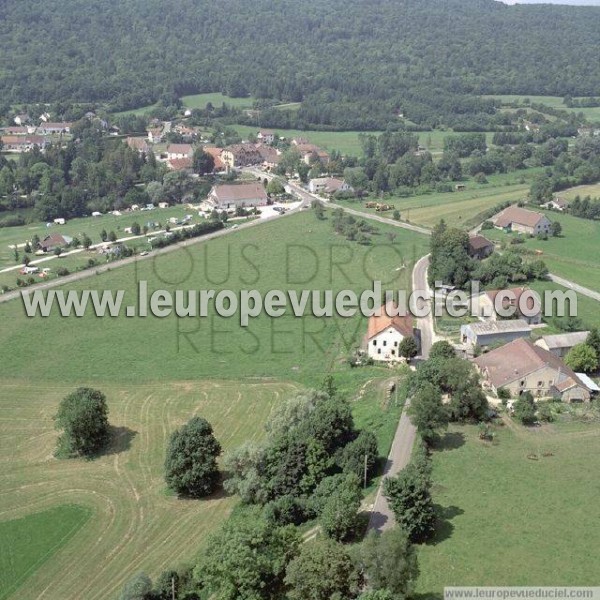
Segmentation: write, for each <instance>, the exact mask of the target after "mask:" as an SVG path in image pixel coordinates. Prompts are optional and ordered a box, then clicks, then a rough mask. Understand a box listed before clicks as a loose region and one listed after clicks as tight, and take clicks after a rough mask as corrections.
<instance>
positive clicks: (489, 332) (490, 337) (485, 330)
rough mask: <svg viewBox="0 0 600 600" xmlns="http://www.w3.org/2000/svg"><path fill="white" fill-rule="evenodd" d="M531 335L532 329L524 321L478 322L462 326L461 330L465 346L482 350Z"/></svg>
mask: <svg viewBox="0 0 600 600" xmlns="http://www.w3.org/2000/svg"><path fill="white" fill-rule="evenodd" d="M530 335H531V327H530V326H529V325H528V324H527V323H526V322H525V321H523V320H522V319H510V320H507V321H478V322H476V323H469V324H467V325H462V326H461V328H460V338H461V341H462V343H463V344H466V345H468V346H480V347H482V348H486V347H489V346H492V345H494V344H498V343H501V342H505V343H506V342H511V341H513V340H516V339H518V338H523V337H529V336H530Z"/></svg>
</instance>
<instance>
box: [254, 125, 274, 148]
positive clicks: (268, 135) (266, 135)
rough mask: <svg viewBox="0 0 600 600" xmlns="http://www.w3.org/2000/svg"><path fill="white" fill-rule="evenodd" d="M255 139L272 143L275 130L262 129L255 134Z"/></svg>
mask: <svg viewBox="0 0 600 600" xmlns="http://www.w3.org/2000/svg"><path fill="white" fill-rule="evenodd" d="M256 139H257V140H259V141H260V142H263V143H264V144H272V143H273V142H274V141H275V132H274V131H270V130H268V129H262V130H261V131H259V132H258V133H257V134H256Z"/></svg>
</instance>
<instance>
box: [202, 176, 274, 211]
mask: <svg viewBox="0 0 600 600" xmlns="http://www.w3.org/2000/svg"><path fill="white" fill-rule="evenodd" d="M267 200H268V196H267V192H266V190H265V187H264V186H263V184H262V183H261V182H260V181H256V182H251V183H234V184H223V185H215V186H214V187H213V188H212V189H211V190H210V193H209V194H208V200H207V201H208V204H209V205H210V206H212V207H213V208H218V209H221V210H223V209H228V208H236V207H238V206H240V207H244V206H266V205H267Z"/></svg>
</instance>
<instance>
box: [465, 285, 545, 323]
mask: <svg viewBox="0 0 600 600" xmlns="http://www.w3.org/2000/svg"><path fill="white" fill-rule="evenodd" d="M525 292H527V294H526V295H525V296H523V294H525ZM505 293H508V294H509V295H510V298H506V297H504V294H505ZM534 293H535V292H532V291H531V290H528V289H527V288H525V287H517V288H508V289H505V290H488V291H487V292H483V293H482V294H479V296H477V297H476V298H475V299H474V301H475V302H477V305H478V315H479V317H480V318H481V319H485V320H490V321H496V320H497V319H498V314H497V311H496V303H497V302H498V303H499V302H502V309H503V310H509V309H512V308H514V313H513V314H512V315H511V317H514V318H519V319H523V320H524V321H526V322H527V323H529V324H530V325H537V324H538V323H541V322H542V309H541V302H540V304H539V310H535V312H534V307H535V306H536V305H535V301H534V300H533V298H532V297H531V294H534ZM501 294H502V295H501ZM499 296H500V297H499ZM521 306H523V307H524V309H527V311H528V312H529V311H531V312H532V313H533V314H530V315H524V314H523V311H522V310H521V308H520V307H521Z"/></svg>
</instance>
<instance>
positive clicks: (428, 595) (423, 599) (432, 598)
mask: <svg viewBox="0 0 600 600" xmlns="http://www.w3.org/2000/svg"><path fill="white" fill-rule="evenodd" d="M410 597H411V598H412V600H442V599H443V597H444V595H443V594H436V593H435V592H425V593H423V594H411V595H410Z"/></svg>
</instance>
